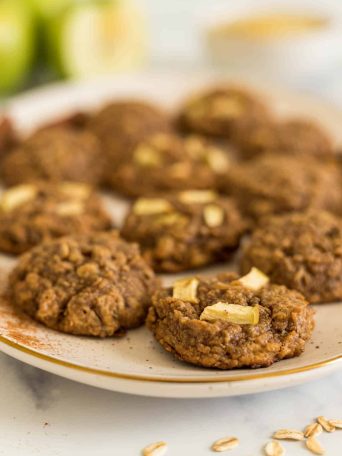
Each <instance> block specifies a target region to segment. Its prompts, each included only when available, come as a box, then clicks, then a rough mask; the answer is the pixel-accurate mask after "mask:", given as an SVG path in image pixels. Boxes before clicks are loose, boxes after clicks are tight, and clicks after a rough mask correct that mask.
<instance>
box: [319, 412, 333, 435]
mask: <svg viewBox="0 0 342 456" xmlns="http://www.w3.org/2000/svg"><path fill="white" fill-rule="evenodd" d="M317 421H318V422H319V424H320V425H321V426H322V428H323V429H324V430H325V431H327V432H334V431H335V426H333V425H332V424H330V422H329V421H328V420H327V419H326V418H325V416H319V417H318V418H317Z"/></svg>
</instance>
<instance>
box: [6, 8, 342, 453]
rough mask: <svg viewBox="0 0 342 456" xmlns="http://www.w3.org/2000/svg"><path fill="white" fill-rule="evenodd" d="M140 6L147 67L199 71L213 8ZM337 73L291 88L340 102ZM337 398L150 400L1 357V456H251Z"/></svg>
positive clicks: (335, 382) (330, 384)
mask: <svg viewBox="0 0 342 456" xmlns="http://www.w3.org/2000/svg"><path fill="white" fill-rule="evenodd" d="M232 1H233V0H228V1H225V3H227V4H229V3H232ZM234 1H236V0H234ZM215 2H218V3H224V0H215ZM145 3H146V6H147V10H148V11H151V10H150V8H152V7H153V11H152V13H150V16H151V19H152V26H153V37H154V44H153V49H152V51H153V59H152V60H153V66H166V65H172V66H173V67H175V66H177V65H182V66H187V67H189V66H191V67H199V68H200V67H202V66H203V65H204V62H203V61H202V59H201V53H200V48H199V47H198V44H197V43H196V41H195V40H194V38H193V35H192V33H190V31H191V30H193V28H194V21H193V19H192V17H191V15H192V13H193V12H194V11H195V10H196V11H197V10H200V9H203V8H204V9H206V8H208V7H209V6H210V4H212V3H213V2H212V1H210V0H145ZM270 3H271V2H270ZM325 3H329V4H331V5H332V7H333V8H336V11H337V9H340V7H341V2H340V1H339V0H336V1H331V0H328V1H327V0H325ZM341 75H342V72H341V71H340V70H339V66H338V65H337V66H336V71H335V72H334V73H333V74H325V75H323V76H321V75H320V76H319V77H317V78H315V77H313V78H312V79H310V80H308V81H306V82H303V81H298V86H300V87H301V88H303V89H305V90H307V91H311V92H315V93H319V94H321V95H322V96H324V97H327V98H329V99H330V100H332V101H334V102H336V103H339V102H341V103H342V83H341V82H340V81H341V80H342V78H341ZM341 106H342V104H341ZM341 391H342V372H340V373H337V374H334V375H332V376H330V377H328V378H325V379H323V380H318V381H314V382H312V383H309V384H307V385H304V386H300V387H295V388H290V389H287V390H282V391H279V392H269V393H263V394H258V395H252V396H244V397H237V398H226V399H222V398H221V399H210V400H209V399H203V400H175V399H172V400H165V399H149V398H143V397H137V396H127V395H123V394H116V393H111V392H106V391H101V390H98V389H95V388H92V387H87V386H83V385H80V384H76V383H73V382H71V381H68V380H63V379H61V378H58V377H55V376H53V375H50V374H47V373H44V372H41V371H39V370H37V369H34V368H31V367H28V366H25V365H23V364H21V363H20V362H17V361H14V360H12V359H10V358H8V357H7V356H5V355H0V455H4V456H39V455H43V456H69V455H78V454H82V455H83V456H94V455H96V456H109V455H110V456H112V455H113V456H116V455H118V456H135V455H139V454H140V450H141V448H142V447H143V446H145V445H146V444H148V443H150V442H153V441H156V440H161V439H164V440H166V441H167V442H168V443H169V452H168V454H170V456H172V455H173V456H176V455H177V456H183V455H184V456H185V455H186V456H188V455H191V456H192V455H196V456H204V455H210V454H212V453H211V452H210V450H209V446H210V445H211V443H212V442H213V441H214V440H215V439H217V438H220V437H223V436H226V435H228V436H229V435H236V436H237V437H239V438H240V439H241V445H240V447H238V448H237V449H236V450H234V451H232V453H231V454H232V455H236V456H257V455H261V454H262V451H261V448H262V446H263V444H264V443H265V442H266V441H267V439H268V438H269V436H270V434H271V433H272V431H273V430H275V429H277V428H280V427H293V428H302V427H303V426H304V425H306V424H307V423H308V422H310V421H311V419H313V418H314V417H315V416H317V415H321V414H324V415H326V416H328V417H336V418H342V393H341ZM320 440H321V442H322V443H323V445H324V447H325V448H326V455H327V456H340V455H341V447H342V431H339V432H335V433H334V434H323V435H322V436H321V437H320ZM285 446H286V449H287V454H288V455H291V456H301V455H303V456H305V455H309V454H310V453H309V452H308V451H307V450H305V449H304V448H303V447H302V445H301V444H300V443H286V444H285ZM228 454H230V453H228Z"/></svg>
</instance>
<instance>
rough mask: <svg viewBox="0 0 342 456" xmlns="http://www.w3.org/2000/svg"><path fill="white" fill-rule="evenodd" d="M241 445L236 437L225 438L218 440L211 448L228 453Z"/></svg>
mask: <svg viewBox="0 0 342 456" xmlns="http://www.w3.org/2000/svg"><path fill="white" fill-rule="evenodd" d="M238 445H239V439H237V438H236V437H225V438H223V439H219V440H216V442H214V443H213V444H212V446H211V449H212V450H213V451H216V452H222V451H228V450H232V449H233V448H235V447H237V446H238Z"/></svg>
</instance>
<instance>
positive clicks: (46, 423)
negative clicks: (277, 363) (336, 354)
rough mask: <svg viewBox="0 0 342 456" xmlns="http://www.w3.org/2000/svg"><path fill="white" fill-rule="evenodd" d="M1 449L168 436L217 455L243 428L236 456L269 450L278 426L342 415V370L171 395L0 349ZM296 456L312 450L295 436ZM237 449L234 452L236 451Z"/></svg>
mask: <svg viewBox="0 0 342 456" xmlns="http://www.w3.org/2000/svg"><path fill="white" fill-rule="evenodd" d="M0 372H1V375H0V455H5V456H38V455H44V456H70V455H78V454H82V456H94V455H96V456H135V455H139V454H140V451H141V449H142V448H143V447H144V446H145V445H146V444H148V443H150V442H153V441H156V440H165V441H166V442H168V444H169V451H168V453H167V454H168V455H170V456H176V455H177V456H183V455H184V456H192V455H194V456H195V455H196V456H205V455H210V454H213V453H211V451H210V449H209V447H210V444H211V443H212V442H213V440H215V439H217V438H220V437H222V436H229V435H235V436H237V437H239V438H240V440H241V444H240V446H239V447H238V448H237V449H235V450H234V451H232V452H231V454H232V455H235V456H257V455H262V454H263V452H262V447H263V445H264V443H265V442H266V441H267V440H268V439H269V437H270V434H271V433H272V431H273V430H275V429H277V428H281V427H292V428H298V429H301V428H302V427H303V426H304V425H305V424H307V423H309V422H310V421H311V420H312V419H313V418H314V417H316V416H318V415H322V414H323V415H326V416H328V417H335V418H342V394H341V391H342V372H339V373H337V374H334V375H332V376H330V377H328V378H325V379H323V380H320V381H314V382H312V383H309V384H306V385H304V386H300V387H294V388H290V389H286V390H282V391H278V392H269V393H262V394H258V395H251V396H244V397H236V398H226V399H210V400H209V399H202V400H174V399H173V400H168V399H150V398H144V397H138V396H128V395H124V394H116V393H112V392H107V391H102V390H99V389H96V388H92V387H87V386H84V385H80V384H77V383H74V382H71V381H68V380H64V379H62V378H59V377H56V376H54V375H51V374H47V373H45V372H43V371H40V370H38V369H34V368H31V367H29V366H26V365H24V364H22V363H20V362H18V361H14V360H12V359H10V358H9V357H7V356H5V355H2V354H1V355H0ZM320 440H321V442H322V444H323V445H324V447H325V448H326V456H340V455H341V454H342V453H341V447H342V431H336V432H335V433H334V434H327V433H324V434H323V435H322V436H321V437H320ZM284 446H285V447H286V449H287V454H288V455H291V456H297V455H298V456H301V455H303V456H305V455H309V454H310V453H309V452H308V451H307V450H306V449H305V448H304V446H303V444H302V443H301V442H300V443H297V442H288V443H285V444H284ZM229 454H230V453H229Z"/></svg>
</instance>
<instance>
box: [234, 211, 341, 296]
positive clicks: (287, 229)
mask: <svg viewBox="0 0 342 456" xmlns="http://www.w3.org/2000/svg"><path fill="white" fill-rule="evenodd" d="M252 266H256V267H257V268H259V269H261V270H262V271H263V272H265V273H266V274H268V275H269V276H270V278H271V280H272V281H273V282H275V283H279V284H284V285H286V286H287V287H289V288H293V289H295V290H298V291H300V292H301V293H302V294H303V295H304V296H305V297H306V298H307V299H308V301H310V302H329V301H330V302H331V301H340V300H341V299H342V223H341V220H340V219H339V218H337V217H335V216H333V215H332V214H329V213H327V212H322V211H309V212H306V213H293V214H285V215H282V216H277V217H271V218H270V219H268V220H267V221H265V223H263V226H262V227H260V228H259V229H257V230H256V231H255V232H254V233H253V235H252V238H251V239H250V241H249V242H248V243H247V245H246V247H245V249H244V252H243V255H242V259H241V270H242V272H246V271H248V270H249V269H250V268H251V267H252Z"/></svg>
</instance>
